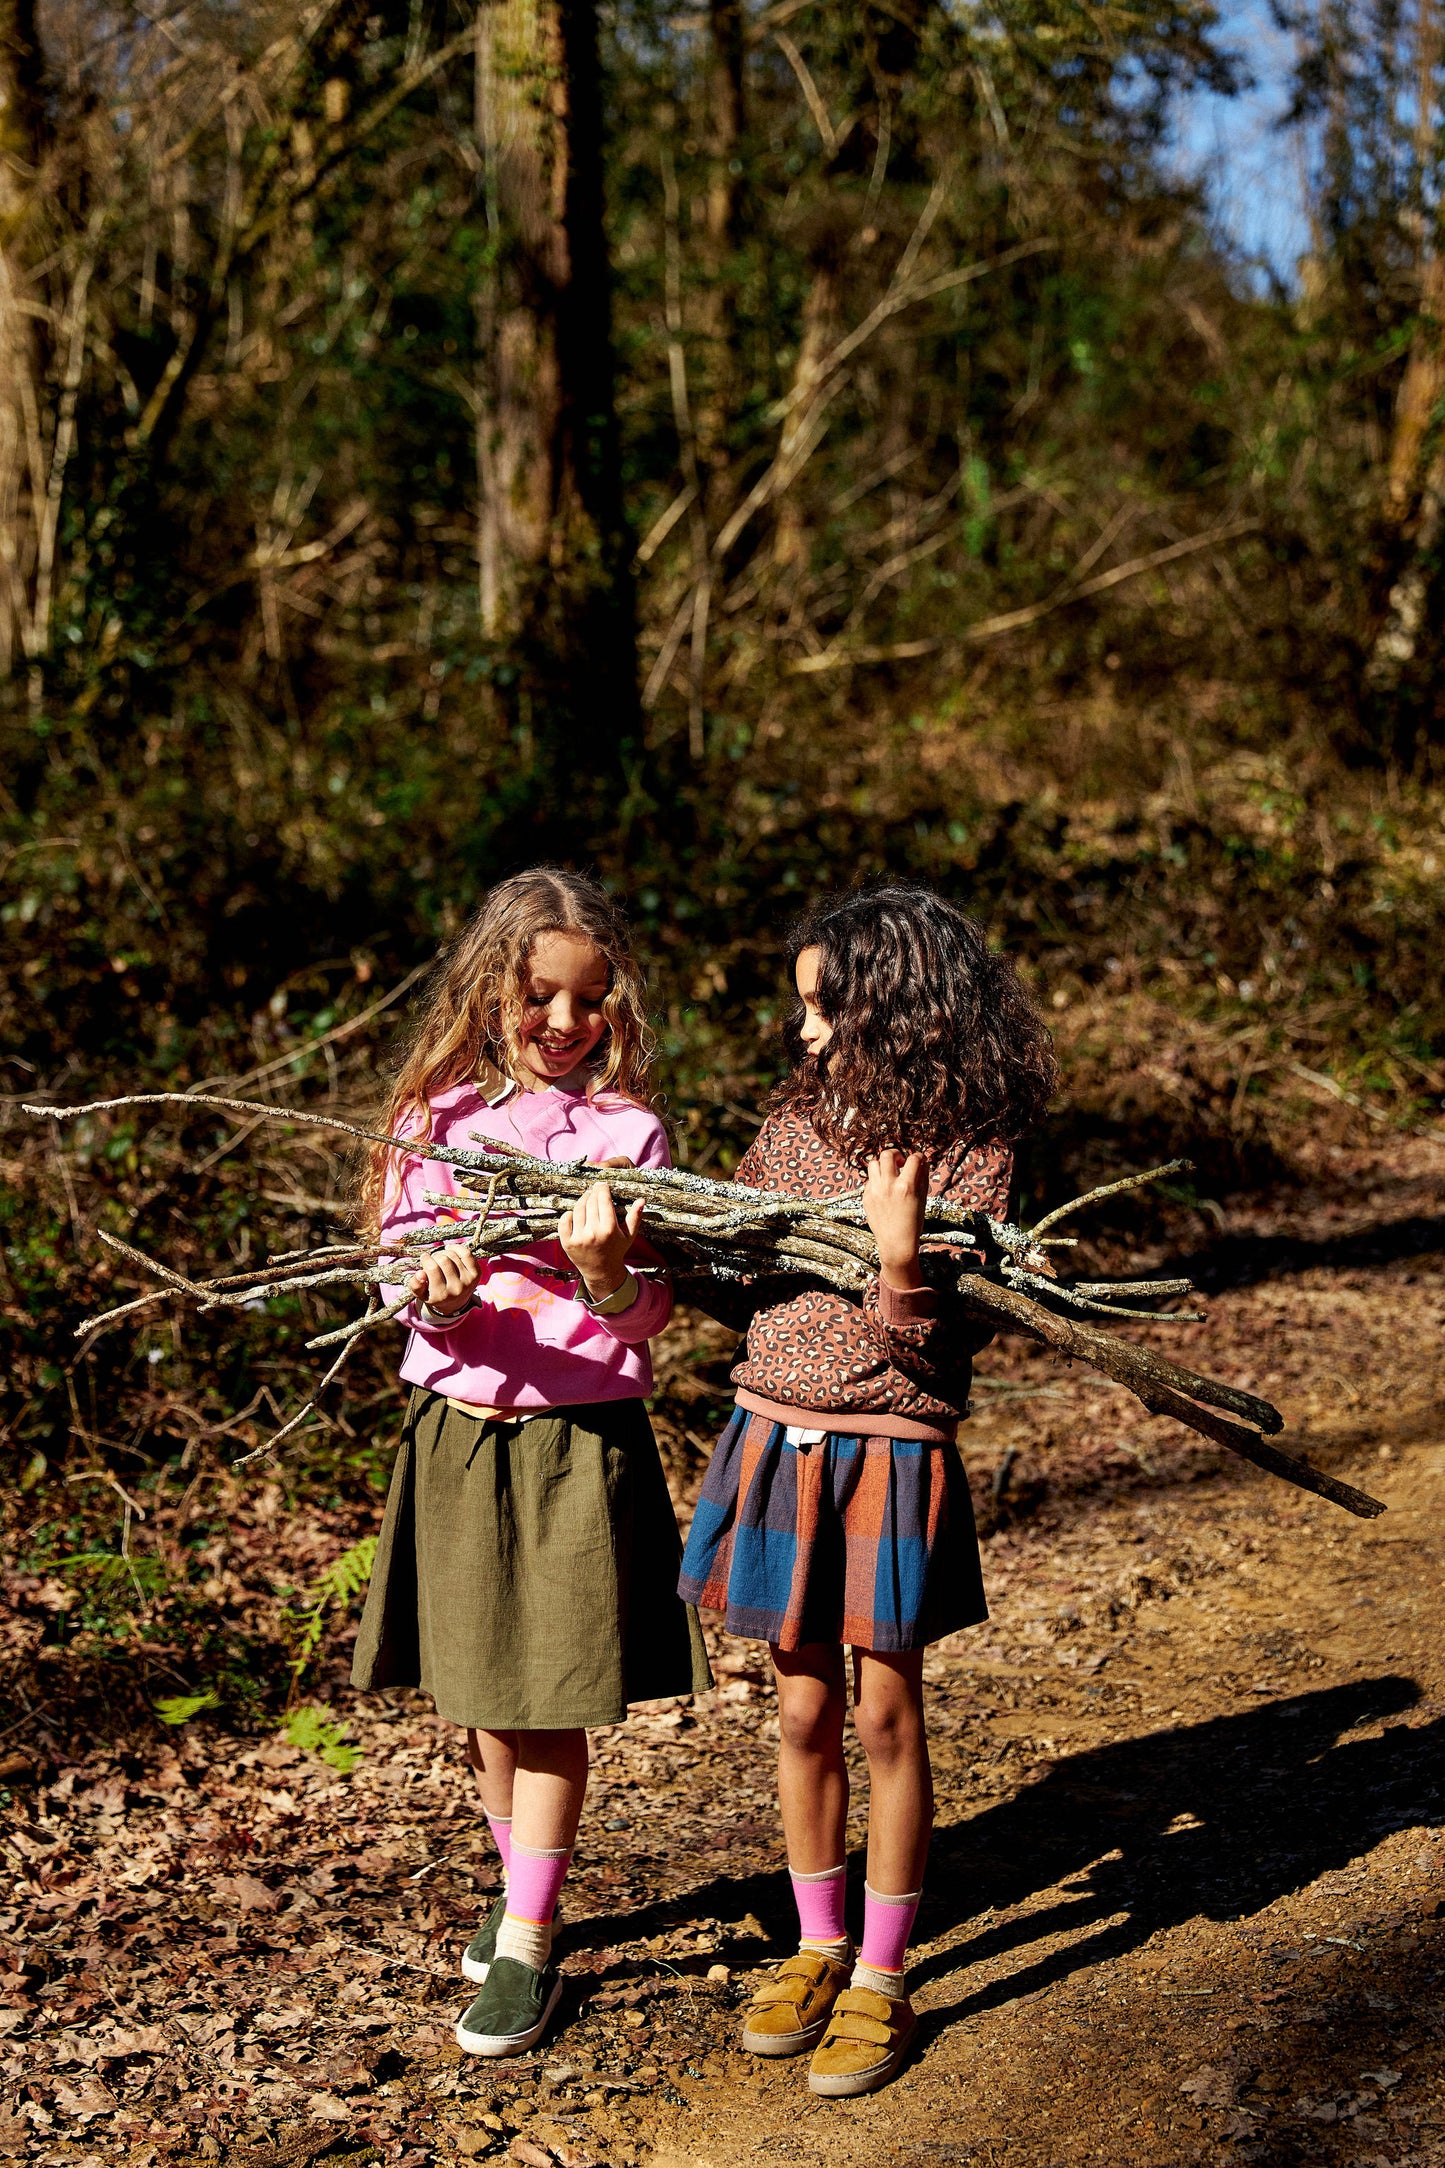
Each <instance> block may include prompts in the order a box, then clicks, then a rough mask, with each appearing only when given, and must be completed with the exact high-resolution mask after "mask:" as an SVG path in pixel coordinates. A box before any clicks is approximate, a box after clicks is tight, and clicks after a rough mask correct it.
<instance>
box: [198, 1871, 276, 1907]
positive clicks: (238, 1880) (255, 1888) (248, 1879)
mask: <svg viewBox="0 0 1445 2168" xmlns="http://www.w3.org/2000/svg"><path fill="white" fill-rule="evenodd" d="M211 1887H212V1889H213V1890H214V1891H215V1893H216V1895H217V1896H218V1897H221V1898H226V1897H229V1898H231V1899H232V1901H233V1902H234V1904H235V1906H236V1908H237V1910H238V1911H240V1912H274V1911H275V1910H276V1907H277V1905H278V1904H279V1903H280V1902H281V1900H280V1898H279V1897H278V1896H277V1894H276V1892H275V1890H273V1889H270V1888H268V1887H267V1885H266V1884H265V1883H264V1882H263V1881H262V1880H261V1879H260V1877H259V1875H254V1874H220V1875H217V1877H216V1879H215V1881H214V1882H213V1883H212V1884H211Z"/></svg>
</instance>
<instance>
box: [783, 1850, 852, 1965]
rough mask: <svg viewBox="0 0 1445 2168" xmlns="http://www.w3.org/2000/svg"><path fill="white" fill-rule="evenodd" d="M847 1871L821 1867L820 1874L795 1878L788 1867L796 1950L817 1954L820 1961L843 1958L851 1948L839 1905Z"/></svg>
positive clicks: (843, 1895)
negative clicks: (794, 1910) (794, 1907)
mask: <svg viewBox="0 0 1445 2168" xmlns="http://www.w3.org/2000/svg"><path fill="white" fill-rule="evenodd" d="M847 1876H848V1870H847V1868H846V1867H825V1868H824V1869H823V1870H822V1872H821V1873H820V1874H797V1873H795V1872H794V1870H793V1869H792V1868H791V1867H790V1868H789V1869H788V1879H789V1881H790V1882H791V1883H792V1885H793V1902H794V1903H795V1904H796V1905H797V1907H798V1947H799V1949H800V1950H818V1951H820V1952H821V1954H822V1955H823V1956H824V1957H834V1958H838V1959H839V1960H842V1959H843V1958H846V1956H847V1955H848V1952H849V1950H850V1949H851V1948H852V1944H851V1943H850V1942H849V1940H848V1929H847V1927H846V1925H845V1924H844V1918H843V1905H844V1898H845V1895H846V1886H847Z"/></svg>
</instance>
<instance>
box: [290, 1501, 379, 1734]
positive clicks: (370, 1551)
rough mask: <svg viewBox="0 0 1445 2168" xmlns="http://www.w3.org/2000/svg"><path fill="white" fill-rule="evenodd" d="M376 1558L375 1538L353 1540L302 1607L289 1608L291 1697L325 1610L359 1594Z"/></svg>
mask: <svg viewBox="0 0 1445 2168" xmlns="http://www.w3.org/2000/svg"><path fill="white" fill-rule="evenodd" d="M375 1562H376V1538H375V1536H363V1537H362V1539H361V1541H360V1543H353V1544H352V1546H351V1549H350V1550H349V1551H343V1552H342V1554H341V1556H340V1557H339V1558H336V1559H333V1560H332V1562H331V1564H330V1565H329V1566H328V1567H327V1569H326V1571H325V1572H324V1573H323V1574H322V1576H321V1578H320V1580H319V1581H317V1582H316V1583H315V1584H314V1586H313V1587H311V1588H309V1589H308V1590H307V1592H306V1595H305V1596H304V1597H303V1599H302V1608H301V1609H300V1610H299V1611H293V1612H292V1614H291V1616H292V1619H293V1621H294V1622H295V1627H296V1654H295V1656H294V1657H293V1659H292V1662H291V1699H292V1700H293V1701H294V1700H295V1698H296V1695H297V1692H298V1691H299V1689H300V1685H301V1681H302V1678H303V1676H304V1675H305V1672H306V1667H307V1665H308V1664H309V1663H310V1661H311V1659H312V1657H313V1656H314V1655H315V1654H316V1651H317V1649H318V1647H319V1646H320V1643H321V1636H322V1633H323V1632H324V1630H325V1626H326V1614H327V1612H328V1611H329V1610H330V1609H331V1607H332V1605H333V1604H346V1603H350V1602H351V1599H352V1598H353V1596H358V1595H360V1593H361V1591H362V1589H364V1588H365V1586H366V1584H367V1582H368V1581H369V1580H370V1579H371V1569H372V1567H373V1565H374V1564H375Z"/></svg>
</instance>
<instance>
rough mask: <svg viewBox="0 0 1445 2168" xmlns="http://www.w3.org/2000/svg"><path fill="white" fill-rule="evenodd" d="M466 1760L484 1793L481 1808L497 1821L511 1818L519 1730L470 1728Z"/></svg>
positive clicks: (479, 1788)
mask: <svg viewBox="0 0 1445 2168" xmlns="http://www.w3.org/2000/svg"><path fill="white" fill-rule="evenodd" d="M467 1760H468V1761H469V1762H470V1763H471V1765H472V1775H473V1776H474V1777H475V1778H476V1781H477V1790H478V1791H479V1792H480V1793H481V1795H482V1812H483V1813H484V1814H490V1815H491V1816H492V1818H493V1820H494V1821H501V1822H508V1821H510V1820H511V1818H512V1785H513V1781H514V1779H515V1777H516V1773H517V1734H516V1732H514V1731H471V1730H469V1731H468V1733H467Z"/></svg>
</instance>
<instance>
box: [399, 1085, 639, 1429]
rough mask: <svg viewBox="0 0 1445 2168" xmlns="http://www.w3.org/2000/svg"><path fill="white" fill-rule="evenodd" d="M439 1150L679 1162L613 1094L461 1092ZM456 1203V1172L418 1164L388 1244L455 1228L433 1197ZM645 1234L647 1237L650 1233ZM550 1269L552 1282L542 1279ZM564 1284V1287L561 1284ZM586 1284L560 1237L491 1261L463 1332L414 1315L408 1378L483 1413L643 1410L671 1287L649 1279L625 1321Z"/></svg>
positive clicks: (456, 1090)
mask: <svg viewBox="0 0 1445 2168" xmlns="http://www.w3.org/2000/svg"><path fill="white" fill-rule="evenodd" d="M431 1136H432V1142H433V1143H435V1144H455V1145H458V1146H465V1147H467V1148H468V1149H471V1148H474V1147H475V1146H477V1145H478V1144H482V1145H483V1146H484V1145H485V1141H486V1139H487V1138H489V1137H495V1138H496V1139H497V1140H498V1141H499V1142H500V1143H502V1144H510V1145H514V1146H516V1147H517V1148H518V1150H520V1151H523V1152H530V1153H531V1154H532V1156H533V1157H534V1158H535V1159H577V1158H581V1157H586V1158H587V1159H590V1160H594V1161H597V1160H603V1159H612V1158H616V1157H619V1156H625V1157H626V1158H628V1159H630V1160H632V1161H633V1163H634V1164H635V1165H636V1166H639V1167H667V1166H670V1165H671V1164H672V1155H671V1153H670V1152H669V1151H668V1148H667V1133H666V1131H665V1130H664V1129H663V1126H662V1124H661V1122H660V1121H659V1120H658V1119H657V1116H656V1115H655V1114H650V1113H649V1112H648V1111H647V1109H646V1108H645V1107H639V1106H637V1105H636V1104H635V1103H634V1102H633V1101H632V1100H630V1099H623V1098H620V1097H618V1096H617V1095H615V1094H613V1093H606V1094H603V1095H601V1096H599V1097H597V1098H595V1099H589V1098H588V1097H587V1096H586V1095H585V1093H582V1092H570V1091H561V1090H559V1089H558V1088H557V1086H556V1085H553V1086H552V1087H551V1089H550V1090H548V1091H541V1092H524V1091H517V1090H514V1091H512V1092H511V1093H510V1094H509V1095H507V1096H506V1097H505V1098H503V1099H501V1100H500V1101H498V1102H497V1103H495V1104H493V1105H491V1106H489V1105H488V1104H487V1101H486V1100H485V1098H483V1096H482V1094H481V1092H480V1091H479V1090H478V1089H477V1087H476V1086H475V1085H474V1084H457V1085H454V1086H453V1087H452V1089H451V1090H450V1091H445V1092H439V1093H438V1095H437V1097H436V1098H435V1099H434V1100H433V1101H432V1129H431ZM429 1189H430V1190H438V1191H440V1190H448V1191H455V1189H456V1182H455V1178H454V1170H453V1169H452V1168H451V1167H446V1166H441V1165H439V1164H438V1163H437V1161H436V1160H434V1159H432V1160H428V1159H408V1160H406V1161H405V1162H404V1163H403V1166H402V1182H401V1189H400V1193H399V1194H398V1195H396V1196H394V1197H393V1199H392V1201H391V1202H390V1204H389V1205H388V1207H387V1210H386V1213H385V1215H384V1217H383V1221H382V1239H383V1241H390V1240H394V1239H395V1237H396V1236H397V1235H399V1234H405V1233H407V1232H409V1231H410V1230H411V1229H413V1228H417V1227H430V1226H433V1225H435V1224H436V1223H437V1222H438V1221H439V1220H442V1219H444V1217H445V1213H446V1207H445V1206H442V1205H431V1204H427V1203H425V1202H424V1201H423V1192H424V1191H426V1190H429ZM644 1231H645V1226H644ZM539 1264H542V1265H549V1266H551V1267H552V1268H553V1271H552V1272H550V1273H549V1272H543V1271H539V1270H538V1269H537V1266H538V1265H539ZM557 1272H560V1273H561V1274H563V1275H564V1276H565V1277H563V1278H560V1279H559V1278H557V1277H556V1276H555V1275H556V1273H557ZM577 1285H578V1282H577V1274H576V1270H575V1268H574V1267H573V1265H572V1263H571V1261H570V1259H569V1258H568V1256H567V1253H566V1251H565V1250H564V1249H563V1248H562V1245H561V1243H560V1242H558V1241H557V1240H556V1238H555V1237H552V1238H551V1239H549V1240H547V1241H545V1242H533V1243H529V1244H526V1245H524V1246H521V1247H519V1248H518V1249H517V1250H515V1251H509V1252H508V1253H507V1254H506V1255H505V1256H503V1257H497V1258H488V1259H486V1260H485V1261H484V1262H483V1265H482V1277H481V1282H480V1284H479V1286H478V1290H477V1292H478V1294H479V1296H480V1297H481V1302H480V1304H479V1306H478V1307H477V1308H476V1309H473V1310H468V1311H467V1312H466V1313H465V1315H464V1316H462V1317H461V1318H459V1319H458V1321H457V1322H456V1323H455V1324H454V1325H450V1326H441V1325H428V1324H427V1323H426V1322H425V1321H424V1320H423V1319H422V1318H421V1317H420V1316H419V1315H418V1314H417V1312H416V1311H415V1310H412V1311H410V1312H406V1311H404V1312H403V1313H402V1315H403V1316H404V1317H406V1318H408V1320H409V1322H410V1323H411V1338H410V1339H409V1340H408V1342H407V1347H406V1355H405V1357H404V1358H403V1361H402V1366H401V1374H402V1377H403V1379H404V1380H405V1382H406V1383H407V1384H408V1385H424V1386H427V1387H428V1388H429V1389H430V1390H431V1391H432V1392H434V1393H442V1394H444V1395H445V1396H446V1397H447V1398H448V1399H450V1400H465V1401H468V1402H470V1403H471V1405H472V1406H473V1407H483V1408H565V1407H576V1406H578V1405H580V1404H581V1403H583V1402H586V1401H592V1400H640V1399H644V1398H645V1397H646V1395H647V1394H648V1393H650V1392H651V1391H652V1358H651V1356H650V1355H649V1353H648V1347H647V1343H648V1341H649V1339H650V1338H651V1337H652V1335H653V1334H654V1333H658V1332H661V1330H662V1328H663V1326H664V1325H665V1324H666V1323H667V1320H668V1318H669V1317H670V1316H671V1314H672V1290H671V1289H670V1288H669V1287H668V1285H667V1284H666V1282H665V1281H661V1282H660V1281H658V1280H655V1279H642V1280H641V1281H640V1284H639V1287H638V1293H637V1300H636V1301H635V1302H634V1303H633V1304H632V1305H631V1307H630V1308H629V1309H626V1310H623V1311H620V1312H619V1314H618V1315H617V1316H616V1317H596V1316H594V1315H593V1313H592V1312H591V1311H590V1310H588V1309H585V1308H584V1307H583V1305H582V1304H581V1303H580V1302H579V1301H577V1299H576V1289H577Z"/></svg>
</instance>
